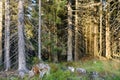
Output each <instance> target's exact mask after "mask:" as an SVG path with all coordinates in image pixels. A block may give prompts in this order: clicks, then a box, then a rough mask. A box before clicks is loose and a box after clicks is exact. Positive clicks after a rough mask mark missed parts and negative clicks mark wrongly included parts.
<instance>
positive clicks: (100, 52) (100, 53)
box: [99, 0, 103, 56]
mask: <svg viewBox="0 0 120 80" xmlns="http://www.w3.org/2000/svg"><path fill="white" fill-rule="evenodd" d="M101 3H102V0H101ZM102 32H103V28H102V4H101V5H100V50H99V55H100V56H101V55H102V37H103V36H102Z"/></svg>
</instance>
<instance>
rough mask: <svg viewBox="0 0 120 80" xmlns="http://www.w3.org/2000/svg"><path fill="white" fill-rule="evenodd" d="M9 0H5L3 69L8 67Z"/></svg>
mask: <svg viewBox="0 0 120 80" xmlns="http://www.w3.org/2000/svg"><path fill="white" fill-rule="evenodd" d="M9 5H10V1H9V0H5V46H4V48H5V70H6V71H7V70H8V69H10V29H9V28H10V8H9Z"/></svg>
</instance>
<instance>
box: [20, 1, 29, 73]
mask: <svg viewBox="0 0 120 80" xmlns="http://www.w3.org/2000/svg"><path fill="white" fill-rule="evenodd" d="M23 5H24V0H19V3H18V54H19V55H18V63H19V64H18V70H19V71H20V72H23V71H24V72H26V71H27V68H26V58H25V41H24V6H23Z"/></svg>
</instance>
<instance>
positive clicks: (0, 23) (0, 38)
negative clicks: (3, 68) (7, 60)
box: [0, 0, 3, 65]
mask: <svg viewBox="0 0 120 80" xmlns="http://www.w3.org/2000/svg"><path fill="white" fill-rule="evenodd" d="M2 5H3V2H2V0H0V65H1V64H2V18H3V17H2V16H3V14H2V9H3V7H2Z"/></svg>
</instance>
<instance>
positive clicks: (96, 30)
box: [94, 24, 99, 57]
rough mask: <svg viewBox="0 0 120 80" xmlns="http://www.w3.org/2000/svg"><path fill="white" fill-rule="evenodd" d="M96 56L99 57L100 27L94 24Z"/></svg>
mask: <svg viewBox="0 0 120 80" xmlns="http://www.w3.org/2000/svg"><path fill="white" fill-rule="evenodd" d="M94 56H95V57H98V56H99V54H98V25H97V24H94Z"/></svg>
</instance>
